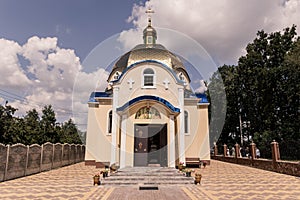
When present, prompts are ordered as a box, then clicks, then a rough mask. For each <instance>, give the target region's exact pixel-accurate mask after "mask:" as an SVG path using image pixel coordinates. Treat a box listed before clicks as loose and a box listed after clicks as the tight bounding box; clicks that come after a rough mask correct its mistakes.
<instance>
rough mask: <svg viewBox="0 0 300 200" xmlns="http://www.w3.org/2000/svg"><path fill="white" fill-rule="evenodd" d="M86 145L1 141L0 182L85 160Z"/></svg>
mask: <svg viewBox="0 0 300 200" xmlns="http://www.w3.org/2000/svg"><path fill="white" fill-rule="evenodd" d="M84 154H85V146H84V145H79V144H76V145H75V144H60V143H56V144H52V143H49V142H47V143H45V144H43V145H41V146H40V145H38V144H33V145H30V146H28V145H27V146H25V145H23V144H14V145H3V144H1V143H0V182H1V181H6V180H10V179H14V178H19V177H23V176H28V175H31V174H36V173H39V172H43V171H47V170H51V169H55V168H59V167H63V166H66V165H70V164H75V163H78V162H82V161H84Z"/></svg>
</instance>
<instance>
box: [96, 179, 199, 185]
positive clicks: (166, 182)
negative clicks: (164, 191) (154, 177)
mask: <svg viewBox="0 0 300 200" xmlns="http://www.w3.org/2000/svg"><path fill="white" fill-rule="evenodd" d="M187 184H194V181H193V180H185V181H172V180H168V181H163V180H160V181H144V182H142V181H138V182H137V181H116V182H114V181H113V182H111V181H109V180H105V181H103V180H102V181H101V185H187Z"/></svg>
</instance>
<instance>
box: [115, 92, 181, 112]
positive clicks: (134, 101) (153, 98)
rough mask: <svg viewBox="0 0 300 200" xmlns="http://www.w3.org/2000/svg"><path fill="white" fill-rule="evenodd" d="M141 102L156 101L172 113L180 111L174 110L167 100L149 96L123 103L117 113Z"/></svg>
mask: <svg viewBox="0 0 300 200" xmlns="http://www.w3.org/2000/svg"><path fill="white" fill-rule="evenodd" d="M143 100H153V101H157V102H159V103H162V104H164V105H165V106H167V107H168V108H169V109H170V110H171V111H173V112H177V113H180V109H179V108H176V107H175V106H173V105H172V104H171V103H170V102H168V101H167V100H165V99H163V98H161V97H157V96H150V95H144V96H139V97H136V98H134V99H131V100H130V101H128V102H127V103H125V104H124V105H123V106H121V107H119V108H117V111H124V110H125V109H126V108H127V107H129V106H131V105H133V104H135V103H137V102H140V101H143Z"/></svg>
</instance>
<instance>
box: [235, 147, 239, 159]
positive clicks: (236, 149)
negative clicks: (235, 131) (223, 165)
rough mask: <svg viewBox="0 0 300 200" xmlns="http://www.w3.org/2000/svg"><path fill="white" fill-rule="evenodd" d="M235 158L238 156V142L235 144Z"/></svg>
mask: <svg viewBox="0 0 300 200" xmlns="http://www.w3.org/2000/svg"><path fill="white" fill-rule="evenodd" d="M234 146H235V158H239V157H240V145H239V144H235V145H234Z"/></svg>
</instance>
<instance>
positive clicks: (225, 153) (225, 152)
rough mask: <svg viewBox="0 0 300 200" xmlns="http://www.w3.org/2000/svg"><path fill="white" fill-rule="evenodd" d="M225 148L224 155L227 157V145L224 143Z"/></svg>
mask: <svg viewBox="0 0 300 200" xmlns="http://www.w3.org/2000/svg"><path fill="white" fill-rule="evenodd" d="M223 148H224V152H223V155H224V157H227V145H226V144H224V145H223Z"/></svg>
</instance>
